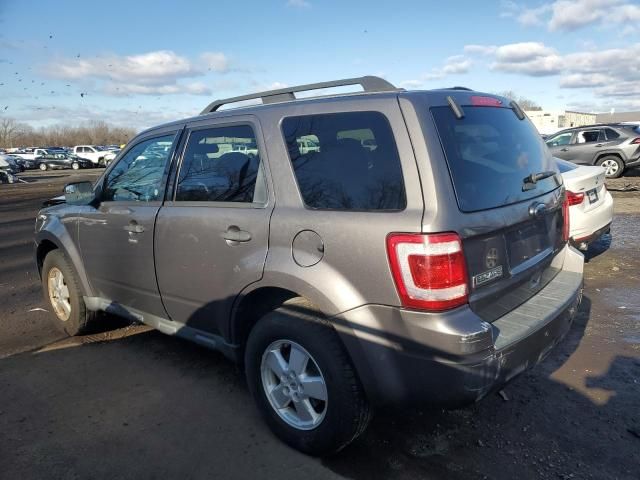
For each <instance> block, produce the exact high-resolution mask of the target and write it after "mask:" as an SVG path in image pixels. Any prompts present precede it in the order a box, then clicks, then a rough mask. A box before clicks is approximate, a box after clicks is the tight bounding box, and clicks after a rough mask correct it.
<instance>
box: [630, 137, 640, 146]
mask: <svg viewBox="0 0 640 480" xmlns="http://www.w3.org/2000/svg"><path fill="white" fill-rule="evenodd" d="M631 145H640V137H638V138H634V139H633V140H631Z"/></svg>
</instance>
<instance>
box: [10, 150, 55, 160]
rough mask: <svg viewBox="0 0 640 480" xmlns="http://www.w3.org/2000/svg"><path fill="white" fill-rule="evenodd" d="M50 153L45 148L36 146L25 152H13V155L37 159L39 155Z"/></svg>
mask: <svg viewBox="0 0 640 480" xmlns="http://www.w3.org/2000/svg"><path fill="white" fill-rule="evenodd" d="M48 154H49V152H47V151H46V150H45V149H44V148H34V149H33V150H27V151H26V152H23V153H12V154H11V155H14V156H16V157H21V158H24V159H25V160H35V159H36V158H38V157H41V156H43V155H48Z"/></svg>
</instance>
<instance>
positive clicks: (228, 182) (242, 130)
mask: <svg viewBox="0 0 640 480" xmlns="http://www.w3.org/2000/svg"><path fill="white" fill-rule="evenodd" d="M259 164H260V155H259V153H258V145H257V142H256V136H255V134H254V133H253V129H252V128H251V127H250V126H249V125H234V126H227V127H217V128H207V129H203V130H194V131H192V132H191V135H190V136H189V141H188V143H187V148H186V149H185V152H184V156H183V160H182V167H181V168H180V174H179V176H178V184H177V190H176V200H177V201H186V202H244V203H252V202H254V201H259V202H261V203H263V202H264V201H265V196H264V195H265V193H264V192H265V187H264V179H263V178H261V179H260V180H258V176H259V175H258V172H259V168H258V167H259ZM256 181H258V185H259V187H260V188H259V190H258V192H257V196H256ZM254 197H256V198H254Z"/></svg>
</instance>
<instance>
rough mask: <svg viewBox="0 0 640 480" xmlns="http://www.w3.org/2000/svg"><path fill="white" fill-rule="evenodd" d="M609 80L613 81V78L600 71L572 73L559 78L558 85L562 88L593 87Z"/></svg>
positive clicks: (609, 81)
mask: <svg viewBox="0 0 640 480" xmlns="http://www.w3.org/2000/svg"><path fill="white" fill-rule="evenodd" d="M611 82H615V79H614V78H612V77H611V76H610V75H605V74H601V73H594V74H586V73H572V74H569V75H565V76H563V77H562V78H560V86H561V87H563V88H593V87H601V86H603V85H606V84H607V83H611Z"/></svg>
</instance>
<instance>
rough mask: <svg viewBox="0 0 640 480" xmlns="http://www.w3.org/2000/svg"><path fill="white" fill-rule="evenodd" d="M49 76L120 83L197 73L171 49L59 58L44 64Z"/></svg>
mask: <svg viewBox="0 0 640 480" xmlns="http://www.w3.org/2000/svg"><path fill="white" fill-rule="evenodd" d="M45 73H47V74H48V75H49V76H52V77H56V78H62V79H65V80H79V79H84V78H109V79H112V80H116V81H123V82H132V81H135V82H140V83H144V84H162V83H164V82H166V81H168V80H175V79H177V78H183V77H193V76H195V75H199V74H200V71H199V70H197V69H196V68H194V66H193V65H192V63H191V62H190V61H189V59H187V58H185V57H181V56H179V55H177V54H175V53H174V52H172V51H170V50H158V51H155V52H149V53H143V54H140V55H127V56H117V55H109V56H102V57H96V58H91V59H82V58H81V59H58V60H55V61H52V62H51V63H50V64H49V65H47V66H46V69H45Z"/></svg>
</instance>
